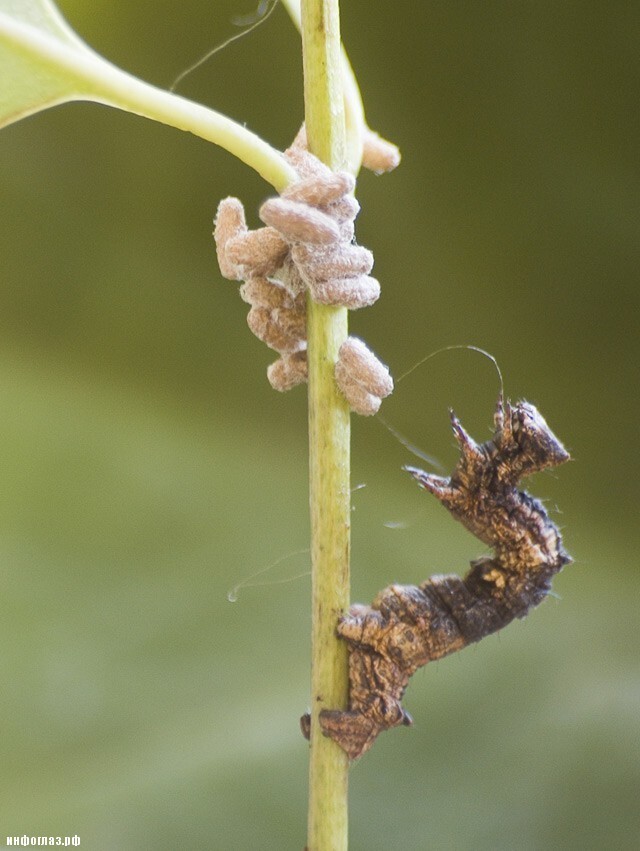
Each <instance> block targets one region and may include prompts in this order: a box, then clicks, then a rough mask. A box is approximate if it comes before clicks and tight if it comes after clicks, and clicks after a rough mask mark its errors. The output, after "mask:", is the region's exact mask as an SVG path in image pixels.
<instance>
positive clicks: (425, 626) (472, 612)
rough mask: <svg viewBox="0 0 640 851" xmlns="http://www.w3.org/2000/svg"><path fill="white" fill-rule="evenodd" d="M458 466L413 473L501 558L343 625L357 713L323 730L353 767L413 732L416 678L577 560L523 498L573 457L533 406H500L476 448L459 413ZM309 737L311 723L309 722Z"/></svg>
mask: <svg viewBox="0 0 640 851" xmlns="http://www.w3.org/2000/svg"><path fill="white" fill-rule="evenodd" d="M451 425H452V428H453V433H454V435H455V437H456V440H457V442H458V445H459V447H460V453H461V456H460V460H459V461H458V464H457V465H456V468H455V470H454V471H453V473H452V475H451V476H450V477H449V478H445V477H443V476H436V475H434V474H432V473H425V472H424V471H423V470H419V469H417V468H415V467H405V468H404V469H405V470H407V472H408V473H410V474H411V475H412V476H413V477H414V479H415V480H416V481H417V482H418V484H419V485H420V487H422V488H424V490H427V491H429V492H430V493H432V494H433V495H434V496H435V497H436V498H437V499H439V500H440V502H442V504H443V505H444V506H445V507H446V508H447V509H448V510H449V511H450V512H451V514H452V515H453V516H454V517H455V518H456V520H459V521H460V522H461V523H462V524H463V525H464V526H465V527H466V528H467V529H469V531H470V532H472V533H473V534H474V535H475V536H476V537H477V538H479V539H480V540H481V541H482V542H483V543H485V544H488V545H489V546H490V547H491V548H492V550H493V554H492V555H491V556H490V557H484V558H480V559H478V560H477V561H473V562H471V569H470V570H469V572H468V573H467V574H466V576H465V577H464V578H462V577H459V576H457V575H449V576H433V577H431V579H427V580H426V581H425V582H423V583H422V584H421V585H417V586H416V585H390V586H389V587H388V588H385V589H384V590H383V591H381V592H380V593H379V594H378V596H377V597H376V599H375V600H374V601H373V603H372V604H371V606H364V605H354V606H352V607H351V608H350V610H349V613H348V614H347V615H345V616H344V617H342V618H341V619H340V621H339V623H338V627H337V633H338V635H339V636H340V637H341V638H343V639H344V640H345V641H346V642H347V644H348V645H349V708H348V709H347V710H345V711H342V710H323V711H322V712H321V713H320V726H321V729H322V732H323V733H324V735H325V736H329V737H330V738H332V739H333V740H334V741H335V742H337V743H338V744H339V745H340V747H341V748H342V749H343V750H344V751H346V753H347V754H348V755H349V757H350V758H351V759H356V758H357V757H359V756H361V755H362V754H363V753H365V752H366V751H367V750H368V749H369V748H370V747H371V745H372V744H373V742H374V741H375V739H376V738H377V736H378V735H379V734H380V733H381V732H382V731H383V730H388V729H390V728H392V727H397V726H399V725H402V724H404V725H411V724H412V719H411V717H410V716H409V714H408V713H407V712H406V710H405V709H403V707H402V704H401V700H402V697H403V695H404V692H405V689H406V687H407V685H408V683H409V679H410V677H411V676H412V675H413V674H414V673H415V671H416V670H417V669H418V668H420V667H422V666H423V665H426V664H427V663H428V662H431V661H432V660H434V659H440V658H442V657H443V656H447V655H448V654H449V653H454V652H456V651H457V650H462V648H463V647H466V646H467V645H469V644H473V643H474V642H476V641H480V639H481V638H484V637H485V636H486V635H491V634H492V633H494V632H496V631H497V630H499V629H502V627H504V626H506V625H507V624H509V623H510V622H511V621H512V620H514V619H515V618H523V617H525V615H527V614H528V612H529V611H530V609H532V608H533V607H534V606H537V605H538V604H539V603H540V602H542V600H543V599H544V598H545V597H546V596H547V594H548V593H549V591H550V590H551V580H552V578H553V576H554V575H555V574H556V573H558V572H559V571H560V570H561V569H562V568H563V566H564V565H565V564H569V563H570V562H571V558H570V556H569V555H568V554H567V552H566V551H565V549H564V547H563V545H562V538H561V535H560V531H559V530H558V528H557V526H556V525H555V524H554V523H553V522H552V520H551V519H550V518H549V515H548V514H547V512H546V510H545V508H544V506H543V505H542V503H541V502H540V501H539V500H537V499H535V498H534V497H532V496H531V495H530V494H528V493H526V492H524V491H520V490H518V483H519V481H520V479H521V478H523V477H524V476H528V475H531V474H532V473H536V472H538V471H540V470H544V469H546V468H548V467H555V466H557V465H558V464H562V463H564V462H565V461H567V460H568V459H569V453H568V452H567V451H566V449H565V448H564V447H563V445H562V443H561V442H560V441H559V440H558V438H557V437H556V436H555V435H554V434H553V432H552V431H551V429H550V428H549V426H548V425H547V424H546V422H545V420H544V418H543V417H542V416H541V414H540V413H538V411H537V409H536V408H535V407H534V406H533V405H531V404H529V402H524V401H523V402H518V404H517V405H514V406H511V404H510V403H509V402H506V403H503V401H502V397H500V399H499V400H498V406H497V410H496V414H495V432H494V435H493V438H492V439H491V440H488V441H486V442H485V443H482V444H477V443H476V442H475V441H474V440H473V438H472V437H470V436H469V434H467V432H466V431H465V430H464V428H463V427H462V425H461V424H460V421H459V420H458V419H457V417H456V416H455V415H454V414H453V412H451ZM301 726H302V731H303V733H304V734H305V735H306V736H307V738H308V736H309V727H310V723H309V718H308V716H303V718H302V719H301Z"/></svg>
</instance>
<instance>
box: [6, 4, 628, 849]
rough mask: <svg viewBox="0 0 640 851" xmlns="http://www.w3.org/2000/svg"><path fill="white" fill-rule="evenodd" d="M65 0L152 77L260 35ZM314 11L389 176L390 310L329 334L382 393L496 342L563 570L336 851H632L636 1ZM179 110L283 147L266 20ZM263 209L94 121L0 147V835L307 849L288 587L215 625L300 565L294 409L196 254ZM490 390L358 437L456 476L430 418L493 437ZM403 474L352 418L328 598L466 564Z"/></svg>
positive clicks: (425, 390)
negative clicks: (348, 63) (391, 380)
mask: <svg viewBox="0 0 640 851" xmlns="http://www.w3.org/2000/svg"><path fill="white" fill-rule="evenodd" d="M60 6H61V8H62V10H63V12H64V13H65V15H66V16H67V17H68V19H69V20H70V22H71V23H72V24H73V26H74V27H75V28H76V29H77V31H78V32H79V33H80V34H81V35H82V36H83V37H84V38H85V39H86V40H87V41H88V42H89V43H90V44H91V45H92V46H94V47H95V48H96V49H97V50H98V51H99V52H101V53H102V54H103V55H105V56H106V57H107V58H109V59H111V60H112V61H114V62H116V63H118V64H120V65H122V66H123V67H124V68H126V69H127V70H130V71H132V72H134V73H136V74H138V75H139V76H141V77H143V78H144V79H147V80H149V81H151V82H154V83H156V84H158V85H161V86H163V87H166V86H167V85H169V84H170V82H171V80H172V79H173V78H174V77H175V76H176V75H177V74H178V72H180V71H181V70H182V69H184V68H185V67H186V66H187V65H188V64H190V63H191V62H192V61H194V60H195V59H196V58H197V57H199V56H200V55H201V54H202V53H203V52H205V51H206V50H208V49H209V48H210V47H211V46H213V45H215V44H217V43H219V42H221V41H222V40H224V39H225V38H226V37H227V36H229V35H230V34H231V33H232V32H234V27H233V25H232V24H231V19H232V18H233V17H234V16H236V15H240V14H246V13H250V12H251V11H253V10H254V8H255V6H254V5H253V3H252V0H246V2H244V3H241V2H238V0H236V2H231V0H224V2H217V3H205V2H196V0H190V2H186V3H183V4H176V3H174V2H171V3H169V2H167V1H166V0H154V2H151V0H144V1H143V0H138V2H136V3H125V2H120V3H113V2H110V3H107V2H104V0H96V2H93V3H91V4H87V3H81V2H78V0H64V2H61V3H60ZM342 21H343V35H344V40H345V43H346V46H347V49H348V51H349V54H350V57H351V60H352V63H353V66H354V68H355V70H356V73H357V75H358V79H359V82H360V85H361V88H362V91H363V95H364V99H365V104H366V108H367V114H368V118H369V122H370V124H371V125H372V127H374V128H375V129H377V130H379V131H380V132H381V133H382V134H383V135H385V136H387V137H388V138H390V139H392V140H394V141H395V142H397V143H398V145H399V146H400V148H401V150H402V152H403V156H404V159H403V163H402V166H401V168H400V169H398V171H397V172H395V173H393V174H391V175H389V176H386V177H375V176H373V175H371V174H369V173H363V174H362V176H361V180H360V181H359V186H358V196H359V199H360V201H361V203H362V206H363V212H362V214H361V216H360V219H359V222H358V239H359V241H360V242H361V243H362V244H363V245H366V246H368V247H370V248H372V249H373V250H374V251H375V255H376V270H375V273H376V275H377V276H378V277H379V279H380V281H381V282H382V285H383V296H382V298H381V299H380V301H379V302H378V303H377V304H376V305H375V307H373V308H372V309H370V310H367V311H363V312H362V313H359V314H353V315H352V321H351V327H352V331H353V332H354V333H357V334H359V335H362V336H363V337H364V338H365V339H366V340H367V341H368V342H369V344H370V345H371V346H372V347H373V348H374V349H375V350H376V351H377V352H378V353H379V355H380V356H381V357H382V359H383V360H385V361H386V362H387V363H389V364H390V365H391V368H392V370H393V371H394V372H395V374H396V375H397V376H398V375H400V374H401V373H402V372H404V371H405V370H406V369H408V368H409V367H410V366H411V365H412V364H414V363H415V362H416V361H418V360H420V359H421V358H423V357H424V356H425V355H427V354H428V353H429V352H431V351H433V350H435V349H438V348H440V347H441V346H446V345H451V344H456V343H472V344H475V345H477V346H482V347H484V348H486V349H488V350H489V351H490V352H492V353H493V354H494V355H495V357H496V358H497V359H498V361H499V363H500V365H501V367H502V369H503V371H504V375H505V382H506V389H507V392H508V394H509V395H510V396H511V397H512V398H520V397H525V398H527V399H529V400H531V401H533V402H535V403H536V404H537V405H539V407H540V408H541V410H542V411H543V413H544V414H545V416H546V418H547V419H548V421H549V423H550V425H551V427H552V428H553V429H554V431H556V433H557V434H558V435H559V436H560V437H561V438H562V439H563V440H564V441H565V442H566V444H567V446H568V447H569V448H570V450H571V452H572V455H573V457H574V459H575V460H574V461H573V462H572V463H571V464H570V465H567V466H566V467H564V468H562V469H560V470H559V471H557V473H555V472H554V473H553V474H547V475H541V476H538V477H537V479H535V480H534V481H532V482H531V490H532V491H533V492H534V493H535V494H536V495H538V496H540V497H543V498H544V499H545V500H546V501H547V504H548V505H549V506H550V507H551V508H552V509H554V513H555V507H556V506H557V507H558V509H557V511H558V513H557V514H556V516H557V517H558V519H559V521H560V522H561V525H562V526H563V528H564V530H565V540H566V545H567V548H568V550H569V551H570V552H571V553H572V555H573V556H574V558H575V564H574V565H572V566H571V567H569V568H567V569H566V570H565V572H564V573H563V574H562V575H561V576H560V577H559V578H558V579H557V581H556V583H555V591H556V593H557V596H556V597H554V598H552V599H550V600H549V601H548V602H547V603H546V604H545V605H544V606H542V607H541V609H540V610H538V611H536V612H535V613H533V614H532V615H531V617H530V618H529V619H528V620H527V621H526V622H519V623H518V624H515V625H513V626H511V627H509V628H508V629H507V630H506V631H505V632H504V633H502V634H501V635H499V636H498V637H493V638H489V639H487V640H485V641H484V642H483V643H482V644H480V645H478V646H477V647H474V648H472V649H469V650H467V651H465V652H464V653H462V654H459V655H457V656H455V657H452V658H450V659H447V660H444V661H442V662H439V663H436V664H433V665H430V666H428V667H427V668H426V669H424V670H423V671H421V672H419V673H418V675H417V676H416V677H415V678H414V681H413V682H412V684H411V686H410V689H409V693H408V695H407V699H406V705H407V708H408V709H409V711H410V712H411V713H412V714H413V716H414V718H415V727H414V729H413V730H411V731H409V730H396V731H393V732H391V733H388V734H385V735H384V736H382V737H381V738H380V740H379V742H378V743H377V744H376V747H375V748H374V749H373V751H372V752H371V753H369V754H367V755H366V756H365V757H364V758H363V759H362V760H361V761H360V762H359V763H358V764H357V765H355V767H354V768H353V771H352V777H351V825H352V826H351V837H352V839H351V847H352V849H354V851H365V849H366V851H377V850H378V849H380V851H382V849H389V848H394V849H395V848H398V849H406V850H408V851H413V850H414V849H426V848H430V849H438V850H439V849H456V850H457V849H491V851H495V850H496V849H499V851H502V849H505V851H506V849H518V850H519V849H523V851H529V850H530V849H532V850H533V849H536V851H537V849H605V848H606V849H612V848H613V849H636V848H638V847H640V812H639V807H638V790H639V788H640V659H639V649H640V642H639V639H638V604H639V601H640V576H639V574H638V570H637V562H638V555H637V554H638V545H639V543H640V542H639V541H638V534H637V533H638V520H637V518H638V487H637V480H638V472H639V470H638V448H637V447H638V427H637V422H638V413H639V402H638V390H637V388H638V354H639V351H638V350H639V346H638V298H637V293H638V269H639V268H640V249H639V246H640V239H639V237H640V168H639V162H638V139H639V130H640V121H639V115H640V111H639V108H638V93H639V91H640V86H639V83H640V79H639V78H640V62H639V52H640V6H639V5H638V4H637V3H632V2H621V3H617V4H614V5H613V6H612V5H611V4H607V3H603V2H581V3H577V2H564V3H557V2H535V3H533V2H529V3H515V2H504V0H503V2H498V1H497V0H495V1H494V0H487V2H482V3H479V2H468V1H467V2H453V3H452V2H426V3H422V4H418V3H415V2H407V0H399V1H398V2H395V3H381V2H380V3H376V4H371V3H367V2H364V0H352V2H344V3H343V9H342ZM180 91H181V93H183V94H185V95H187V96H189V97H192V98H194V99H195V100H200V101H202V102H204V103H207V104H210V105H212V106H214V107H215V108H217V109H219V110H221V111H223V112H227V113H228V114H229V115H231V116H233V117H234V118H236V119H238V120H240V121H245V122H246V123H247V124H248V126H250V127H251V128H252V129H253V130H256V131H257V132H259V133H260V134H261V135H263V136H264V137H265V138H266V139H268V140H270V141H271V142H272V143H273V144H275V145H276V146H277V147H279V148H284V147H285V146H286V145H287V143H288V142H289V141H290V140H291V139H292V137H293V136H294V134H295V132H296V130H297V128H298V126H299V123H300V121H301V119H302V84H301V60H300V51H299V39H298V35H297V33H296V32H295V30H294V29H293V27H292V25H291V24H290V22H289V20H288V18H287V15H286V13H285V12H284V10H283V9H277V10H276V11H275V13H274V15H273V16H272V17H271V18H270V19H269V21H268V22H267V23H266V24H265V25H264V26H263V27H261V28H259V29H258V30H257V31H256V32H254V33H253V34H252V35H251V36H249V37H248V38H246V39H244V40H241V41H239V42H237V43H236V44H234V45H232V46H230V47H229V48H227V49H226V50H225V51H224V52H222V53H221V54H219V55H218V56H216V57H215V58H214V59H212V60H211V61H210V62H209V63H208V64H207V65H205V66H204V67H202V68H200V69H199V70H198V71H197V72H195V73H194V74H193V75H192V76H191V77H189V78H188V79H187V80H185V81H184V83H183V84H182V86H181V89H180ZM270 191H271V190H270V188H269V187H268V186H266V185H265V184H264V183H263V182H262V181H261V180H260V179H259V178H258V177H257V176H256V175H255V174H253V173H252V172H250V171H249V170H248V169H247V168H246V167H245V166H243V165H242V164H240V163H239V162H237V161H235V160H234V159H233V158H232V157H231V156H230V155H228V154H226V153H225V152H223V151H221V150H219V149H217V148H214V147H212V146H210V145H207V144H206V143H204V142H203V141H201V140H199V139H196V138H193V137H190V136H188V135H186V134H181V133H179V132H178V131H176V130H173V129H170V128H166V127H162V126H159V125H154V124H152V123H150V122H147V121H144V120H142V119H139V118H136V117H134V116H131V115H127V114H124V113H120V112H117V111H113V110H109V109H107V108H103V107H100V106H97V105H93V104H73V105H67V106H63V107H60V108H57V109H54V110H51V111H49V112H47V113H44V114H41V115H38V116H35V117H32V118H30V119H28V120H26V121H23V122H21V123H19V124H16V125H14V126H11V127H9V128H6V129H4V130H3V131H2V132H1V133H0V199H1V205H0V215H1V217H2V224H1V226H0V269H1V273H2V274H1V291H0V331H1V333H0V354H1V357H0V393H1V396H2V416H1V417H0V459H1V481H2V488H1V496H0V500H1V510H0V546H1V547H2V550H3V553H2V556H3V557H2V560H1V568H0V584H1V592H0V599H1V603H0V612H1V616H0V630H1V634H0V646H1V648H2V649H1V651H0V671H1V676H2V687H1V689H0V719H1V724H2V745H1V748H2V750H1V758H2V765H3V772H2V781H1V782H2V787H1V790H0V801H1V803H0V841H3V840H2V837H3V836H4V835H12V834H22V833H24V832H26V833H27V834H30V835H32V834H39V833H46V834H74V833H78V834H79V835H80V836H81V838H82V847H87V848H96V849H125V851H129V849H132V851H133V849H146V848H153V849H174V848H197V849H199V848H202V849H210V848H214V849H253V848H260V849H288V848H292V849H295V848H298V849H299V848H301V847H302V846H303V844H304V836H305V818H306V764H307V746H306V744H305V742H304V741H303V739H302V738H301V737H300V734H299V731H298V716H299V715H300V714H301V712H303V711H304V710H305V708H306V705H307V701H308V655H309V646H308V632H309V613H308V609H309V582H308V578H304V579H300V580H298V581H296V582H292V583H290V584H273V585H271V586H267V587H258V588H247V589H245V590H243V591H241V593H240V595H239V599H238V601H237V602H236V603H235V604H231V603H230V602H228V600H227V592H228V590H229V589H230V588H232V587H233V586H234V585H235V584H236V583H238V582H240V581H241V580H242V578H243V577H245V576H246V575H247V574H251V573H253V572H254V571H257V570H259V569H261V568H263V567H265V566H266V565H268V564H270V563H271V562H273V561H275V560H276V559H278V558H279V557H281V556H283V555H286V554H287V553H291V552H292V551H297V550H301V549H303V548H304V547H306V546H307V545H308V521H307V495H306V409H305V395H304V391H303V390H302V389H301V388H298V389H297V390H296V391H293V392H292V393H290V394H288V395H285V396H280V395H278V394H276V393H274V392H273V391H271V390H270V388H269V385H268V383H267V381H266V377H265V367H266V365H267V364H268V363H269V362H270V361H271V360H273V359H274V355H273V353H271V352H269V351H268V350H267V349H266V348H265V347H264V346H262V344H260V343H258V341H257V340H255V338H253V337H252V336H251V335H250V333H249V332H248V330H247V328H246V325H245V315H246V306H245V305H244V304H243V303H242V302H241V300H240V299H239V297H238V295H237V291H236V290H237V288H236V286H235V285H234V284H232V283H230V282H228V281H224V280H222V279H221V277H220V274H219V272H218V269H217V266H216V262H215V256H214V249H213V243H212V239H211V235H210V231H211V219H212V216H213V214H214V211H215V208H216V205H217V203H218V200H219V199H220V198H222V197H224V196H226V195H228V194H234V195H238V196H239V197H240V198H242V199H243V201H244V202H245V205H246V207H247V209H248V211H249V212H250V215H251V218H252V222H251V223H252V225H254V226H255V225H257V220H256V217H255V210H256V209H257V206H258V205H259V203H260V201H261V200H262V199H263V198H264V197H266V196H267V195H269V194H270ZM497 389H498V383H497V379H496V375H495V373H494V372H493V370H492V368H491V365H490V364H489V363H488V362H487V361H486V360H484V359H482V358H481V357H480V356H478V355H474V354H471V353H467V352H459V351H456V352H451V353H449V354H444V355H440V356H439V357H437V358H434V359H433V360H431V361H429V362H428V363H426V364H424V365H423V366H422V367H420V369H418V370H416V371H415V372H414V373H412V375H411V376H410V377H409V378H407V379H406V380H405V381H403V382H401V383H400V384H399V385H398V387H397V391H396V393H395V395H394V396H393V397H392V398H391V399H390V400H388V401H387V402H385V405H384V408H383V412H384V416H385V418H386V419H387V420H388V421H390V422H391V423H393V424H394V425H395V426H396V427H397V428H398V429H400V431H402V432H403V433H405V434H406V435H407V436H408V437H409V438H410V439H411V440H412V441H413V442H414V443H416V444H418V445H419V446H420V447H421V448H422V449H423V450H424V451H425V452H428V453H429V454H431V455H433V456H435V457H437V458H438V459H439V460H440V461H441V463H442V464H443V466H444V468H445V470H449V469H450V468H451V467H452V465H453V464H454V463H455V458H456V452H455V448H454V446H453V441H452V437H451V434H450V431H449V426H448V419H447V408H448V407H449V406H453V407H454V408H455V410H456V412H457V413H458V414H459V415H460V417H461V418H462V420H463V422H464V423H465V425H467V427H468V428H469V430H470V431H471V432H472V433H473V434H474V435H475V436H476V437H477V438H479V439H485V438H486V437H487V436H488V435H489V433H490V425H491V417H492V413H493V407H494V403H495V399H496V395H497ZM411 461H412V458H411V456H410V455H409V454H408V452H407V451H406V450H405V449H404V448H403V447H402V446H400V445H399V444H397V443H396V442H395V441H394V440H393V438H392V437H391V435H390V434H389V433H388V432H387V431H385V430H384V429H383V428H382V426H381V425H380V423H379V422H378V421H376V420H366V421H365V420H362V419H357V418H356V419H355V421H354V424H353V484H354V486H355V485H357V484H360V483H364V484H366V487H365V488H363V489H361V490H358V491H357V492H355V493H354V497H353V502H354V515H353V521H354V522H353V597H354V599H356V600H360V601H369V600H370V599H371V598H372V597H373V596H374V594H375V593H376V592H377V591H378V590H379V589H380V588H382V587H383V586H385V585H386V584H388V583H390V582H391V581H399V582H407V583H408V582H411V583H415V582H419V581H421V580H422V579H424V578H425V577H426V576H428V575H430V574H432V573H438V572H449V571H455V572H463V571H465V570H466V566H467V563H468V561H469V559H471V558H474V557H476V556H478V555H479V554H481V553H482V552H483V548H482V545H481V544H479V542H478V541H477V540H475V539H473V538H472V537H471V536H470V535H469V534H468V533H466V532H465V531H464V530H463V529H462V528H461V527H458V525H457V524H455V523H454V522H453V521H452V520H451V519H450V518H449V517H448V516H447V514H446V513H445V512H444V511H443V510H442V509H441V508H440V507H439V506H438V505H437V504H436V502H435V500H432V499H430V498H429V497H427V496H426V495H425V494H423V493H420V492H419V491H418V490H417V489H416V488H415V486H414V485H413V483H412V482H411V481H410V480H409V479H408V477H406V476H405V475H404V474H403V473H401V472H400V469H399V468H400V466H401V465H402V464H403V463H407V462H409V463H410V462H411ZM560 512H561V514H560ZM307 561H308V558H307V556H306V555H304V554H298V555H297V556H294V557H292V558H291V559H289V560H287V561H285V562H284V563H283V564H281V565H279V566H278V568H277V569H276V570H274V571H273V574H267V575H266V576H265V577H264V578H265V579H268V578H269V577H270V576H272V578H273V579H275V580H278V579H283V578H287V577H288V576H292V575H294V574H296V573H299V572H301V571H304V570H305V569H306V568H307V566H308V565H307Z"/></svg>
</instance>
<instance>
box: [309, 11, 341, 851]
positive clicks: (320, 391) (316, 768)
mask: <svg viewBox="0 0 640 851" xmlns="http://www.w3.org/2000/svg"><path fill="white" fill-rule="evenodd" d="M302 47H303V63H304V92H305V121H306V127H307V135H308V139H309V147H310V148H311V150H312V151H313V153H315V154H316V156H318V157H320V159H322V160H323V161H324V162H325V163H327V164H328V165H329V166H331V168H333V169H336V168H341V167H343V166H344V160H345V119H344V108H343V104H344V101H343V94H342V79H341V56H340V24H339V8H338V0H303V2H302ZM346 337H347V311H346V309H344V308H335V307H326V306H324V305H319V304H315V303H314V302H312V301H311V300H310V299H309V300H308V320H307V338H308V358H309V489H310V490H309V499H310V508H311V555H312V637H311V641H312V650H311V750H310V765H309V819H308V834H307V848H308V851H346V848H347V842H348V818H347V815H348V811H347V804H348V800H347V799H348V770H349V761H348V758H347V756H346V754H345V753H344V751H342V749H341V748H339V747H338V745H336V744H335V742H333V741H332V740H331V739H328V738H325V737H324V736H323V735H322V733H321V730H320V725H319V721H318V714H319V712H320V710H321V709H324V708H327V709H336V708H346V705H347V699H348V654H347V648H346V646H345V645H344V643H343V642H341V641H339V640H338V638H337V637H336V632H335V629H336V622H337V619H338V617H339V616H340V614H342V613H343V612H344V611H345V610H346V608H347V607H348V605H349V546H350V512H351V494H350V478H349V472H350V471H349V460H350V459H349V452H350V422H349V417H350V414H349V409H348V406H347V403H346V401H345V400H344V398H343V397H342V395H341V394H340V393H339V391H338V389H337V386H336V383H335V380H334V365H335V361H336V359H337V356H338V349H339V348H340V345H341V343H342V342H344V340H345V339H346Z"/></svg>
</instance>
